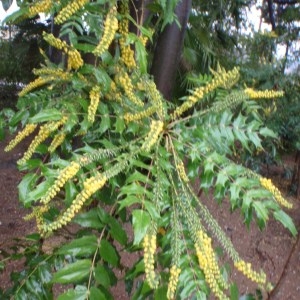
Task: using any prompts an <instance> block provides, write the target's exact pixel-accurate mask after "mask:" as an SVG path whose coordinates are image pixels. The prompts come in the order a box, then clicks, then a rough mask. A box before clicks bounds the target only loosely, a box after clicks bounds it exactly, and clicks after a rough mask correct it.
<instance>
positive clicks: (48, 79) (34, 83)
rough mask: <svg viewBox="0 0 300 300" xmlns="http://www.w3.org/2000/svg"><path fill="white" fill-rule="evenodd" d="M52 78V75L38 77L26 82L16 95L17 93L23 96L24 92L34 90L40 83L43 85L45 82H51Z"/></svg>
mask: <svg viewBox="0 0 300 300" xmlns="http://www.w3.org/2000/svg"><path fill="white" fill-rule="evenodd" d="M52 80H53V78H52V77H46V78H43V77H38V78H36V79H35V80H34V81H32V82H30V83H29V84H27V85H26V86H25V87H24V88H23V89H22V90H21V92H20V93H19V94H18V95H19V97H23V96H25V95H26V94H28V93H29V92H31V91H32V90H34V89H36V88H38V87H40V86H42V85H45V84H46V83H48V82H51V81H52Z"/></svg>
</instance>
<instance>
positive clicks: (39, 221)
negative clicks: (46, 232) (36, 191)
mask: <svg viewBox="0 0 300 300" xmlns="http://www.w3.org/2000/svg"><path fill="white" fill-rule="evenodd" d="M48 210H49V207H48V206H47V205H45V206H35V207H32V212H31V213H30V214H28V215H26V216H25V217H24V220H25V221H28V220H31V219H33V218H35V220H36V226H37V228H38V230H40V231H42V228H43V225H44V217H43V214H44V213H45V212H47V211H48Z"/></svg>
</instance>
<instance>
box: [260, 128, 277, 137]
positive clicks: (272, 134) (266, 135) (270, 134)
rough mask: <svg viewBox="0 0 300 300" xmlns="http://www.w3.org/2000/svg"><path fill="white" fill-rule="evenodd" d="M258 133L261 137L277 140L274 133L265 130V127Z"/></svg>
mask: <svg viewBox="0 0 300 300" xmlns="http://www.w3.org/2000/svg"><path fill="white" fill-rule="evenodd" d="M259 133H260V134H261V135H263V136H265V137H272V138H277V135H276V133H275V132H274V131H273V130H271V129H269V128H267V127H263V128H261V129H260V131H259Z"/></svg>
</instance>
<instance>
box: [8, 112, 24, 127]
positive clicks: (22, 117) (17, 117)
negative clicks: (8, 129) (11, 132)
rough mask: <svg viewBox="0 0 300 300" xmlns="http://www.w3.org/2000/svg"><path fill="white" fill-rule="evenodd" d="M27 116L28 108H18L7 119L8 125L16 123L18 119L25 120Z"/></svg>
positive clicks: (18, 121)
mask: <svg viewBox="0 0 300 300" xmlns="http://www.w3.org/2000/svg"><path fill="white" fill-rule="evenodd" d="M28 117H29V112H28V110H20V111H18V112H17V113H16V114H15V115H14V116H13V117H12V118H11V119H10V121H9V125H10V126H15V125H17V124H18V123H20V121H25V120H27V119H28Z"/></svg>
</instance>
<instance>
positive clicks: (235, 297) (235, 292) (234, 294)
mask: <svg viewBox="0 0 300 300" xmlns="http://www.w3.org/2000/svg"><path fill="white" fill-rule="evenodd" d="M230 300H239V289H238V287H237V285H236V283H233V284H231V285H230Z"/></svg>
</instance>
